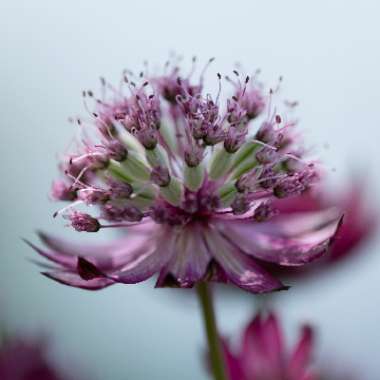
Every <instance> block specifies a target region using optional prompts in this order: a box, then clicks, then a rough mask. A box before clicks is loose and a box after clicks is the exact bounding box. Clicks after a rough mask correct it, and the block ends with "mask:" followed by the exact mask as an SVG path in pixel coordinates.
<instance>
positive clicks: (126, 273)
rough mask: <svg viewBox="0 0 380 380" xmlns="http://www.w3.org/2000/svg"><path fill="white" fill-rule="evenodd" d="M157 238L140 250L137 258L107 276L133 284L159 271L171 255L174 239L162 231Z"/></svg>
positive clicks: (116, 280)
mask: <svg viewBox="0 0 380 380" xmlns="http://www.w3.org/2000/svg"><path fill="white" fill-rule="evenodd" d="M157 239H158V240H157V241H155V239H153V240H152V242H151V244H150V246H145V247H144V248H143V250H141V252H140V253H141V254H140V255H139V257H138V259H137V260H135V261H133V262H132V263H129V264H128V265H127V266H125V267H124V268H123V269H122V270H120V271H116V272H114V273H112V274H110V275H109V278H110V279H112V280H113V281H115V282H120V283H123V284H135V283H138V282H142V281H145V280H147V279H148V278H150V277H152V276H153V275H154V274H155V273H158V272H160V271H161V270H162V268H163V267H164V266H166V265H167V264H168V262H169V260H170V259H171V258H172V257H173V254H174V243H175V239H174V238H173V237H172V236H170V235H169V234H167V233H162V235H161V238H157Z"/></svg>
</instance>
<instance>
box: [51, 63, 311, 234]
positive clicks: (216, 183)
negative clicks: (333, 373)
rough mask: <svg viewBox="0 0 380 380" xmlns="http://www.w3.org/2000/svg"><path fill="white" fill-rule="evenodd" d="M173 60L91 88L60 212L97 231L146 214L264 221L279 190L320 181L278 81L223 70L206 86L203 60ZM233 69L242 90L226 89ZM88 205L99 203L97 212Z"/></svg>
mask: <svg viewBox="0 0 380 380" xmlns="http://www.w3.org/2000/svg"><path fill="white" fill-rule="evenodd" d="M211 61H212V60H210V62H209V63H211ZM207 67H208V65H207ZM166 70H167V71H168V73H167V74H165V75H162V76H150V75H147V74H146V73H141V74H140V75H137V76H136V75H133V73H130V72H128V73H126V72H125V73H124V74H123V80H122V82H121V84H120V88H118V89H116V88H114V87H113V86H111V85H110V84H109V83H108V82H107V81H106V80H105V79H103V78H102V79H101V97H99V98H97V97H95V95H94V93H93V92H92V91H85V92H83V98H84V103H85V107H86V110H87V111H88V113H89V117H87V118H83V119H82V118H81V119H77V120H76V122H77V124H78V127H79V130H80V135H81V138H80V139H79V140H80V141H79V144H78V145H79V146H78V149H77V151H76V153H74V154H70V155H68V156H67V157H64V159H63V162H62V164H61V170H62V173H63V175H64V179H62V180H59V181H56V182H54V184H53V188H52V196H53V198H54V199H57V200H62V201H69V202H71V203H70V204H69V206H67V207H65V208H64V209H62V210H60V211H58V212H57V213H56V215H58V214H63V215H64V216H65V217H66V218H67V219H68V220H69V221H70V222H71V225H72V226H73V227H74V228H75V229H76V230H78V231H88V232H96V231H98V230H99V229H101V228H105V227H119V226H120V227H128V226H130V225H135V224H136V223H140V222H144V220H146V219H147V218H149V219H151V220H153V221H155V222H156V223H160V224H162V223H165V224H168V225H171V226H183V225H186V224H188V223H194V222H202V223H207V222H208V221H209V220H211V219H212V218H218V217H225V216H226V214H227V215H228V214H231V215H235V217H241V218H250V219H251V220H252V221H253V222H263V221H266V220H268V219H269V218H270V217H272V216H273V215H275V214H276V210H274V209H273V208H272V206H271V200H273V199H274V198H284V197H288V196H292V195H297V194H300V193H301V192H303V191H305V190H306V189H308V188H309V187H310V185H312V183H313V182H314V181H315V179H316V178H317V172H316V169H315V166H314V164H312V163H307V162H305V161H304V160H303V159H302V157H301V154H300V153H299V152H298V151H297V150H296V147H295V143H296V141H295V135H294V134H293V127H294V124H295V123H294V122H291V121H284V119H283V117H281V116H280V115H279V113H278V112H277V111H276V110H275V109H272V106H271V104H270V103H271V98H272V97H273V91H268V92H267V93H266V92H265V91H264V90H263V89H262V86H261V85H260V84H259V83H258V82H257V79H256V77H255V76H254V77H249V76H244V77H242V76H241V75H240V74H239V73H238V72H237V71H234V72H233V76H234V79H231V78H230V77H225V78H222V75H221V74H217V78H216V79H217V81H218V84H219V91H218V93H217V95H216V96H215V97H213V96H212V95H211V94H208V93H205V91H204V84H203V76H204V72H205V70H203V72H202V74H201V75H200V79H199V80H198V81H197V82H196V83H193V81H192V78H191V76H192V73H193V71H194V70H192V73H191V74H190V75H189V76H182V75H181V72H180V70H179V68H178V67H177V66H174V67H172V68H171V67H170V64H168V65H167V66H166ZM224 79H225V80H226V81H227V82H228V83H229V85H231V86H232V92H233V93H232V96H231V97H228V98H227V99H222V95H221V87H222V81H223V80H224ZM90 103H91V104H90ZM80 205H86V206H88V207H94V206H96V207H95V209H96V210H97V211H96V216H91V215H89V214H87V213H84V212H80V211H78V209H77V207H78V206H80ZM100 220H102V222H100ZM103 221H105V222H104V223H103Z"/></svg>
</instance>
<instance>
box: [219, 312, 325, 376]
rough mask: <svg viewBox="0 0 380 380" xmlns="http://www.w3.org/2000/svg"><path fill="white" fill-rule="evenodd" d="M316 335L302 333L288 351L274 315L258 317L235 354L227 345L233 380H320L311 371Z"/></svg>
mask: <svg viewBox="0 0 380 380" xmlns="http://www.w3.org/2000/svg"><path fill="white" fill-rule="evenodd" d="M312 351H313V331H312V329H311V328H310V327H309V326H305V327H303V328H302V330H301V336H300V338H299V340H298V342H297V343H296V345H295V347H294V348H292V349H291V350H289V349H288V348H287V347H286V345H285V342H284V336H283V332H282V330H281V326H280V325H279V322H278V320H277V318H276V316H275V315H274V314H270V315H268V316H263V315H262V314H258V315H257V316H256V317H255V318H254V319H253V321H252V322H251V323H250V324H249V325H248V326H247V328H246V330H245V332H244V336H243V342H242V344H241V347H240V349H239V350H238V351H237V352H236V353H235V352H234V351H233V350H232V349H231V348H230V347H229V345H228V344H227V343H225V344H224V352H225V357H226V364H227V370H228V373H229V379H230V380H321V377H319V376H317V374H316V373H314V372H313V370H312V369H311V364H312V363H311V358H312Z"/></svg>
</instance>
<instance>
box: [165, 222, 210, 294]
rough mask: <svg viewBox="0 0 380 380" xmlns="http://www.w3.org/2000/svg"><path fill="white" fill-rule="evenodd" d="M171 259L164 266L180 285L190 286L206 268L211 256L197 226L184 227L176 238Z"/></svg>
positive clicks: (201, 276)
mask: <svg viewBox="0 0 380 380" xmlns="http://www.w3.org/2000/svg"><path fill="white" fill-rule="evenodd" d="M173 249H174V250H175V252H174V254H173V257H172V259H171V260H170V262H169V263H168V265H167V267H166V268H165V272H166V273H170V274H171V275H172V276H173V277H174V278H175V279H176V281H177V282H178V283H179V285H180V286H181V287H192V286H193V285H194V284H195V282H197V281H199V280H201V279H202V278H203V277H204V276H205V274H206V271H207V269H208V265H209V263H210V260H211V256H210V254H209V252H208V250H207V247H206V245H205V243H204V240H203V239H202V231H201V228H200V227H199V226H191V227H188V228H185V229H184V230H183V231H182V232H181V233H180V234H179V235H178V236H177V237H176V238H175V245H174V246H173Z"/></svg>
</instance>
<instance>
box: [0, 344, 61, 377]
mask: <svg viewBox="0 0 380 380" xmlns="http://www.w3.org/2000/svg"><path fill="white" fill-rule="evenodd" d="M46 348H47V347H46V342H45V341H43V340H33V339H30V338H28V339H24V338H12V339H7V340H6V341H5V342H4V344H3V345H0V379H1V380H63V379H67V377H65V376H63V375H62V374H61V373H60V371H58V370H57V369H56V368H54V366H53V365H52V364H51V363H50V361H49V360H48V358H47V353H46Z"/></svg>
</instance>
